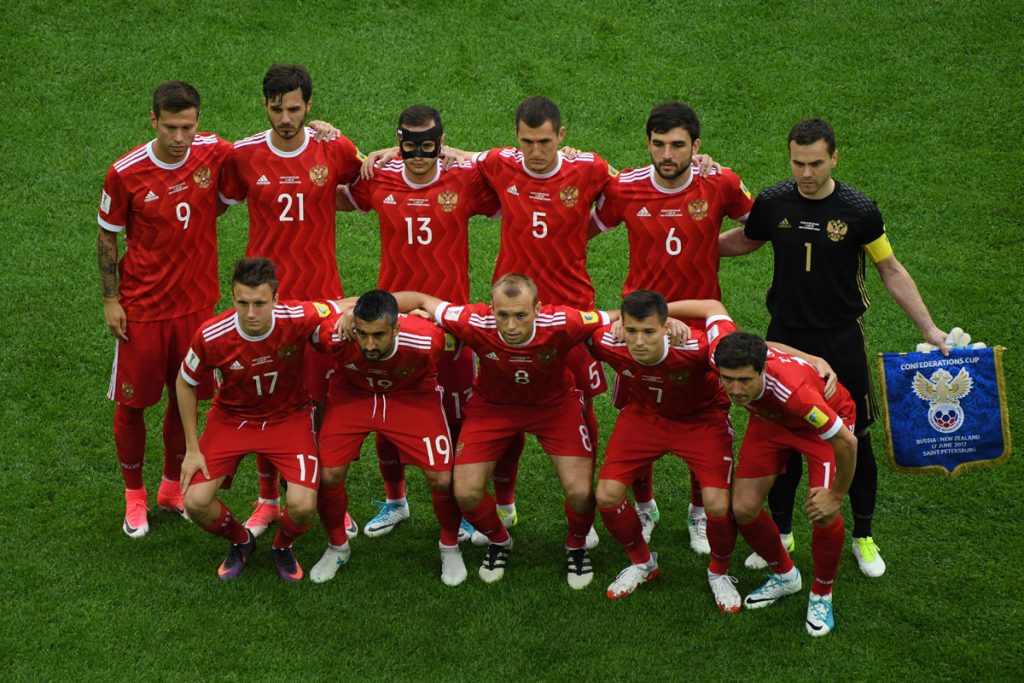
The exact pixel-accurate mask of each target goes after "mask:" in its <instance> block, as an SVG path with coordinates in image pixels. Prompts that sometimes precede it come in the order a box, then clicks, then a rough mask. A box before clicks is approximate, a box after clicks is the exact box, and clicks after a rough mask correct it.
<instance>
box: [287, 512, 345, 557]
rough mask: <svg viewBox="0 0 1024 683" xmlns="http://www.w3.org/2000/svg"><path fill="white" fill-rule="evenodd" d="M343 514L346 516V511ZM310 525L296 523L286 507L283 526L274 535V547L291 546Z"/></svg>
mask: <svg viewBox="0 0 1024 683" xmlns="http://www.w3.org/2000/svg"><path fill="white" fill-rule="evenodd" d="M341 515H342V517H344V516H345V513H344V512H342V513H341ZM309 526H310V525H309V524H307V525H305V526H299V525H298V524H296V523H295V520H293V519H292V516H291V514H289V511H288V510H287V509H286V510H285V511H284V515H283V516H282V517H281V526H280V528H279V529H278V530H277V535H276V536H274V542H273V544H272V545H273V547H274V548H277V549H278V550H284V549H285V548H291V547H292V543H294V542H295V539H296V538H298V537H299V536H301V535H302V534H304V533H306V532H307V531H309ZM346 538H347V537H346Z"/></svg>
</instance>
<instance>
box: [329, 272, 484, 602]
mask: <svg viewBox="0 0 1024 683" xmlns="http://www.w3.org/2000/svg"><path fill="white" fill-rule="evenodd" d="M352 318H353V320H352V323H353V324H352V326H351V327H352V330H351V334H352V338H349V337H348V336H347V335H346V334H339V333H338V332H336V331H334V329H333V328H334V325H335V322H336V321H335V320H333V319H330V320H326V321H324V323H323V325H322V326H321V330H320V342H319V345H320V346H322V347H323V348H325V349H326V350H327V351H329V352H331V353H332V354H333V356H334V361H335V372H334V374H333V375H332V377H331V381H330V386H329V390H328V395H327V412H326V414H325V415H324V423H323V426H322V428H321V430H320V453H321V457H322V459H323V467H324V469H323V482H322V484H321V488H320V500H319V502H318V503H317V509H318V510H319V512H320V519H321V521H322V522H323V524H324V527H325V528H326V529H327V537H328V542H329V545H328V547H327V551H326V552H325V553H324V555H323V557H322V558H321V559H320V561H319V562H317V563H316V566H315V567H313V569H312V570H311V571H310V578H311V579H312V580H313V581H315V582H317V583H323V582H324V581H329V580H331V579H332V578H334V575H335V574H336V573H337V572H338V569H339V568H340V567H341V566H342V565H343V564H345V563H346V562H348V559H349V557H350V556H351V554H352V551H351V548H350V547H349V543H348V536H347V534H346V531H345V523H344V519H345V511H346V510H347V509H348V494H347V493H346V490H345V477H346V475H347V473H348V466H349V465H350V464H351V463H352V461H353V460H356V459H357V458H358V457H359V449H360V447H361V446H362V443H363V441H364V440H365V439H366V437H367V436H368V435H369V434H370V433H371V432H376V433H377V434H378V436H380V437H383V438H384V439H386V440H387V441H388V442H389V443H391V444H394V445H395V446H396V447H397V449H398V455H399V457H400V458H401V460H402V462H403V463H405V464H410V465H415V466H417V467H419V468H421V469H422V470H423V474H424V475H425V476H426V478H427V482H428V483H429V484H430V493H431V496H432V497H433V501H434V513H435V514H436V515H437V520H438V523H439V524H440V526H441V540H440V543H439V547H440V549H441V581H443V582H444V583H445V584H446V585H449V586H457V585H459V584H460V583H462V582H463V581H465V580H466V575H467V574H466V565H465V564H464V563H463V561H462V554H461V553H460V552H459V524H460V522H461V521H462V513H461V512H460V511H459V506H458V504H457V503H456V502H455V497H454V496H453V495H452V468H453V466H454V457H453V452H452V451H453V449H452V442H451V436H450V434H449V432H448V422H447V420H446V419H445V413H444V404H443V398H444V392H443V390H442V389H441V388H440V387H439V386H438V383H437V367H438V363H439V361H440V360H441V359H442V358H445V357H447V358H449V359H451V358H454V357H455V355H456V354H457V353H458V352H459V351H460V349H459V348H458V346H457V344H456V342H455V339H454V337H452V336H451V335H446V334H445V333H444V332H443V331H442V330H441V328H439V327H438V326H437V325H434V324H433V323H430V322H428V321H426V320H423V319H422V318H418V317H415V316H399V315H398V303H397V302H396V301H395V297H394V296H392V295H391V294H389V293H388V292H385V291H383V290H380V289H375V290H372V291H370V292H367V293H366V294H363V295H362V296H361V297H359V299H358V300H356V304H355V308H354V309H352Z"/></svg>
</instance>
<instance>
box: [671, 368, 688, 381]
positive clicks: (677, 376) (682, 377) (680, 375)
mask: <svg viewBox="0 0 1024 683" xmlns="http://www.w3.org/2000/svg"><path fill="white" fill-rule="evenodd" d="M668 379H669V381H670V382H675V383H676V384H686V383H687V382H688V381H690V373H689V372H687V371H686V370H680V371H679V372H673V373H672V374H671V375H669V376H668Z"/></svg>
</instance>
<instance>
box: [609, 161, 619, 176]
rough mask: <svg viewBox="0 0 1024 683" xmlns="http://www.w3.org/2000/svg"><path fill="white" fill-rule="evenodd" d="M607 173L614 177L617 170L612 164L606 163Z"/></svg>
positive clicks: (617, 173)
mask: <svg viewBox="0 0 1024 683" xmlns="http://www.w3.org/2000/svg"><path fill="white" fill-rule="evenodd" d="M608 175H609V176H611V177H612V178H614V177H615V176H617V175H619V172H618V171H616V170H615V167H614V166H612V165H611V164H608Z"/></svg>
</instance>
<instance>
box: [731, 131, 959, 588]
mask: <svg viewBox="0 0 1024 683" xmlns="http://www.w3.org/2000/svg"><path fill="white" fill-rule="evenodd" d="M789 159H790V168H791V170H792V172H793V180H789V181H784V182H781V183H779V184H777V185H774V186H773V187H770V188H768V189H767V190H765V191H764V192H762V193H761V194H760V195H758V197H757V201H756V202H755V203H754V207H753V209H752V210H751V213H750V218H749V219H748V220H747V224H746V227H745V228H743V229H740V228H736V229H735V230H731V231H729V232H726V233H724V234H723V235H722V237H721V241H720V248H721V253H722V255H723V256H735V255H739V254H746V253H749V252H751V251H754V250H755V249H757V248H759V247H760V246H761V245H762V244H764V243H765V242H766V241H771V243H772V252H773V254H774V261H775V269H774V274H773V276H772V284H771V288H770V289H769V290H768V297H767V305H768V311H769V312H770V313H771V321H770V322H769V324H768V333H767V337H768V339H770V340H774V341H780V342H784V343H786V344H790V345H792V346H795V347H797V348H800V349H803V350H804V351H807V352H810V353H813V354H816V355H818V356H821V357H822V358H824V359H825V360H827V361H828V362H829V363H830V364H831V365H832V366H833V367H834V368H835V370H836V374H837V375H838V377H839V381H840V382H842V384H843V385H844V386H846V387H847V388H848V389H849V391H850V394H851V395H852V396H853V400H854V402H855V403H856V405H857V431H856V434H857V448H858V452H857V471H856V473H855V474H854V476H853V485H852V486H851V488H850V507H851V509H852V510H853V554H854V557H855V558H856V559H857V564H858V566H859V567H860V570H861V572H863V573H864V574H865V575H866V576H881V575H882V574H883V573H884V572H885V562H884V561H883V560H882V556H881V555H880V554H879V552H878V546H877V545H875V541H874V539H873V538H872V532H871V522H872V518H873V516H874V513H875V499H876V495H877V489H878V469H877V465H876V463H875V455H874V452H873V451H872V449H871V434H870V431H869V427H870V426H871V423H872V422H874V420H875V416H876V414H877V413H876V411H877V407H876V404H875V397H874V393H873V389H872V386H871V379H870V371H869V370H868V368H869V365H868V359H867V346H866V342H865V336H864V320H863V314H864V311H865V310H867V307H868V304H869V302H868V297H867V289H866V288H865V286H864V256H865V254H866V255H867V256H868V258H870V259H871V262H872V263H874V264H875V267H876V268H877V269H878V274H879V275H880V276H881V277H882V281H883V282H884V283H885V287H886V289H887V290H888V291H889V294H890V295H892V297H893V299H895V300H896V303H898V304H899V305H900V307H901V308H903V310H905V311H906V312H907V315H908V316H910V319H911V320H913V321H914V324H915V325H916V326H917V328H918V329H919V330H920V331H921V334H922V335H924V338H925V341H927V342H929V343H930V344H934V345H935V346H938V347H939V348H940V349H941V350H942V352H943V353H947V351H948V349H947V347H946V344H945V342H944V339H945V337H946V333H945V332H943V331H942V330H940V329H939V328H938V327H936V326H935V323H934V322H932V318H931V315H930V314H929V313H928V308H927V307H926V306H925V304H924V301H922V299H921V295H920V293H918V290H917V286H916V285H915V284H914V281H913V279H912V278H911V277H910V274H909V273H908V272H907V271H906V269H905V268H904V267H903V265H902V264H901V263H900V262H899V261H898V260H897V259H896V256H895V255H894V254H893V251H892V247H891V246H890V245H889V238H888V237H887V235H886V232H885V224H884V222H883V220H882V215H881V214H880V213H879V211H878V206H877V205H876V204H875V202H874V201H872V200H871V199H869V198H868V197H866V196H864V195H863V194H861V193H860V192H858V191H857V190H855V189H853V188H852V187H850V186H849V185H846V184H845V183H842V182H839V181H837V180H834V179H833V178H832V170H833V169H834V168H835V166H836V162H837V161H838V160H839V152H838V151H837V150H836V142H835V133H834V132H833V131H832V127H831V126H830V125H829V124H828V123H827V122H826V121H823V120H822V119H805V120H803V121H800V122H799V123H797V124H796V125H795V126H794V127H793V129H792V130H791V131H790V133H789ZM801 470H802V464H801V462H800V459H799V457H798V456H794V457H793V458H791V460H790V466H789V468H788V469H787V470H786V473H785V475H784V476H780V477H779V479H778V481H777V482H776V485H775V487H774V488H773V489H772V492H771V494H770V495H769V497H768V502H769V505H770V507H771V510H772V516H773V517H774V519H775V523H776V524H777V525H778V527H779V530H780V531H781V532H782V534H783V542H784V543H785V544H786V545H787V547H788V548H789V550H790V551H792V549H793V547H794V545H793V541H792V518H793V502H794V499H795V497H796V488H797V484H798V483H799V481H800V474H801ZM747 566H748V567H752V568H757V567H763V566H764V560H763V558H760V557H757V556H756V555H751V556H750V557H749V558H747Z"/></svg>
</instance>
